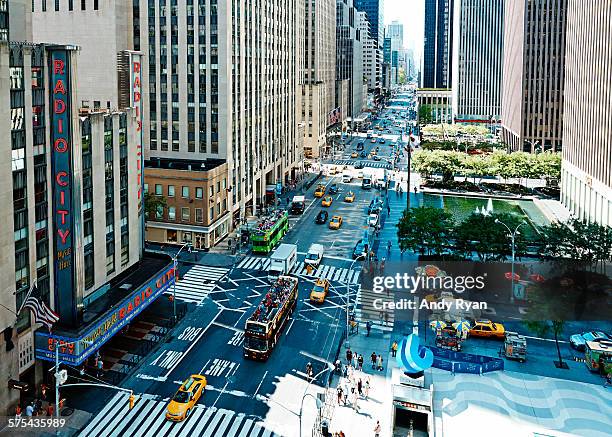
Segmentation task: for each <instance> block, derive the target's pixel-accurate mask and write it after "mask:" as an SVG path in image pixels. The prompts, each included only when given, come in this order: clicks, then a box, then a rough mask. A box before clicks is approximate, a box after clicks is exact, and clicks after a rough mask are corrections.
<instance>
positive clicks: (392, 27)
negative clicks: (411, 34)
mask: <svg viewBox="0 0 612 437" xmlns="http://www.w3.org/2000/svg"><path fill="white" fill-rule="evenodd" d="M387 36H388V37H389V38H391V39H392V40H394V41H395V42H396V44H397V47H398V49H402V48H404V25H403V24H402V23H400V22H399V21H397V20H394V21H392V22H391V24H389V25H388V26H387V33H386V34H385V37H387Z"/></svg>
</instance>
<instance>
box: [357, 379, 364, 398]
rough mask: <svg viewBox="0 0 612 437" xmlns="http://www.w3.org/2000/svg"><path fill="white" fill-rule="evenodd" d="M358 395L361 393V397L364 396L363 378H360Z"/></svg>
mask: <svg viewBox="0 0 612 437" xmlns="http://www.w3.org/2000/svg"><path fill="white" fill-rule="evenodd" d="M357 393H359V396H361V395H362V394H363V381H362V380H361V378H359V381H357Z"/></svg>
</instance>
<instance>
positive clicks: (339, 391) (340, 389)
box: [338, 386, 343, 405]
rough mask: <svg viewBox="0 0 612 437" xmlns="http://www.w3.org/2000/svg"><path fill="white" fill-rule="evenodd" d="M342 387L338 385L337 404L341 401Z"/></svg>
mask: <svg viewBox="0 0 612 437" xmlns="http://www.w3.org/2000/svg"><path fill="white" fill-rule="evenodd" d="M342 394H343V391H342V387H340V386H338V405H340V402H342Z"/></svg>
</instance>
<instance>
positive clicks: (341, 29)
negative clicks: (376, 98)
mask: <svg viewBox="0 0 612 437" xmlns="http://www.w3.org/2000/svg"><path fill="white" fill-rule="evenodd" d="M357 20H358V14H357V10H356V9H355V7H354V5H353V0H336V80H338V81H344V80H348V110H347V111H346V113H347V119H348V118H350V119H351V120H353V119H358V118H360V116H361V113H362V112H363V110H364V109H365V107H366V99H367V95H364V92H363V88H364V72H363V41H362V39H361V32H360V31H359V28H358V27H357V26H358V24H359V22H358V21H357ZM342 87H343V85H340V86H338V87H337V93H336V95H337V97H339V98H342V96H343V94H342V91H343V88H342ZM336 106H338V107H340V104H339V101H338V100H337V101H336Z"/></svg>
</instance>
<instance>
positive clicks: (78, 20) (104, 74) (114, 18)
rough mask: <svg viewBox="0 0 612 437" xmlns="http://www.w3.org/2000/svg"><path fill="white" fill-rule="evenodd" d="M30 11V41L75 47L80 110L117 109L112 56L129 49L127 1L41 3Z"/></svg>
mask: <svg viewBox="0 0 612 437" xmlns="http://www.w3.org/2000/svg"><path fill="white" fill-rule="evenodd" d="M32 7H33V9H32V14H31V16H32V38H33V39H32V41H34V42H40V43H44V42H48V41H54V42H56V43H59V44H75V45H78V46H79V51H80V55H79V60H80V62H79V65H78V67H77V69H78V75H79V82H78V84H77V85H78V87H79V90H78V91H79V98H80V99H81V102H79V104H80V106H81V107H84V108H93V109H97V108H106V109H112V110H116V109H119V108H121V105H120V104H119V95H118V93H119V90H118V86H117V84H118V60H117V54H118V53H119V52H121V51H123V50H134V38H133V32H132V31H131V27H132V24H133V21H134V19H133V13H134V12H133V11H134V8H133V7H132V2H126V1H121V0H83V1H72V0H70V1H55V2H51V1H46V0H45V1H42V2H40V1H35V2H32Z"/></svg>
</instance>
